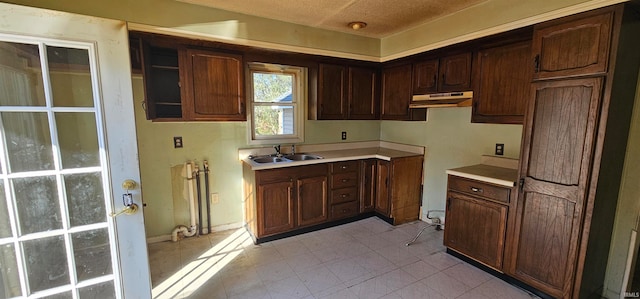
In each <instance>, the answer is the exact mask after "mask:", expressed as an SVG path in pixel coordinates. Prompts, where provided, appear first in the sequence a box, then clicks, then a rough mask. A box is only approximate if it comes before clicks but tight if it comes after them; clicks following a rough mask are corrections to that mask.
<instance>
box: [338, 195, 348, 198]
mask: <svg viewBox="0 0 640 299" xmlns="http://www.w3.org/2000/svg"><path fill="white" fill-rule="evenodd" d="M348 195H349V194H342V195H340V196H342V198H345V197H347V196H348Z"/></svg>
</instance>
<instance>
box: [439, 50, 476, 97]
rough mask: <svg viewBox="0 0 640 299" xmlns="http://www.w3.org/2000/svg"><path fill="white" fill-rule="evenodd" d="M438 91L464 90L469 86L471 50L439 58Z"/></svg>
mask: <svg viewBox="0 0 640 299" xmlns="http://www.w3.org/2000/svg"><path fill="white" fill-rule="evenodd" d="M438 74H439V75H440V77H439V81H438V91H441V92H448V91H464V90H469V89H470V88H471V52H468V53H462V54H458V55H452V56H446V57H442V58H440V65H439V67H438Z"/></svg>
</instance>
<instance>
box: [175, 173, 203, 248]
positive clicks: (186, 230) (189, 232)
mask: <svg viewBox="0 0 640 299" xmlns="http://www.w3.org/2000/svg"><path fill="white" fill-rule="evenodd" d="M185 168H186V171H185V172H186V175H187V189H188V190H187V193H188V201H189V216H190V225H191V226H190V227H186V226H185V225H178V226H176V227H175V228H174V229H173V231H171V241H173V242H177V241H178V233H179V232H181V233H182V235H183V236H185V237H187V238H188V237H193V236H195V235H196V233H197V232H198V228H197V226H196V206H195V201H196V200H195V196H194V195H193V163H191V162H187V163H186V167H185Z"/></svg>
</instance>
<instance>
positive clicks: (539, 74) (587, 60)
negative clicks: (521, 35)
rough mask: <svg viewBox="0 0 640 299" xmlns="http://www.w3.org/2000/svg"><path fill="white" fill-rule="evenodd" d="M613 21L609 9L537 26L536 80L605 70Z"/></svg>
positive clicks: (535, 34)
mask: <svg viewBox="0 0 640 299" xmlns="http://www.w3.org/2000/svg"><path fill="white" fill-rule="evenodd" d="M612 22H613V12H609V13H605V14H602V13H600V14H598V15H591V16H588V15H587V16H585V15H584V14H583V15H580V16H578V17H574V18H572V19H569V20H563V21H558V22H550V24H549V23H547V24H542V25H538V26H536V27H535V29H534V33H533V59H534V60H535V64H536V65H535V73H534V75H533V76H534V79H550V78H558V77H570V76H577V75H589V74H604V73H606V72H607V68H608V60H609V47H610V44H611V31H612V30H611V27H612Z"/></svg>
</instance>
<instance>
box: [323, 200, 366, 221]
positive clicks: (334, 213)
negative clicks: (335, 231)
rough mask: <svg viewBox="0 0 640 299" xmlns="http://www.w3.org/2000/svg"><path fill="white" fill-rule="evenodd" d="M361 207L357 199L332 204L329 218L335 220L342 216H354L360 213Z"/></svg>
mask: <svg viewBox="0 0 640 299" xmlns="http://www.w3.org/2000/svg"><path fill="white" fill-rule="evenodd" d="M359 208H360V206H359V203H358V202H357V201H352V202H346V203H341V204H337V205H332V206H331V213H330V214H329V218H330V219H331V220H335V219H340V218H347V217H352V216H355V215H358V211H359Z"/></svg>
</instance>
